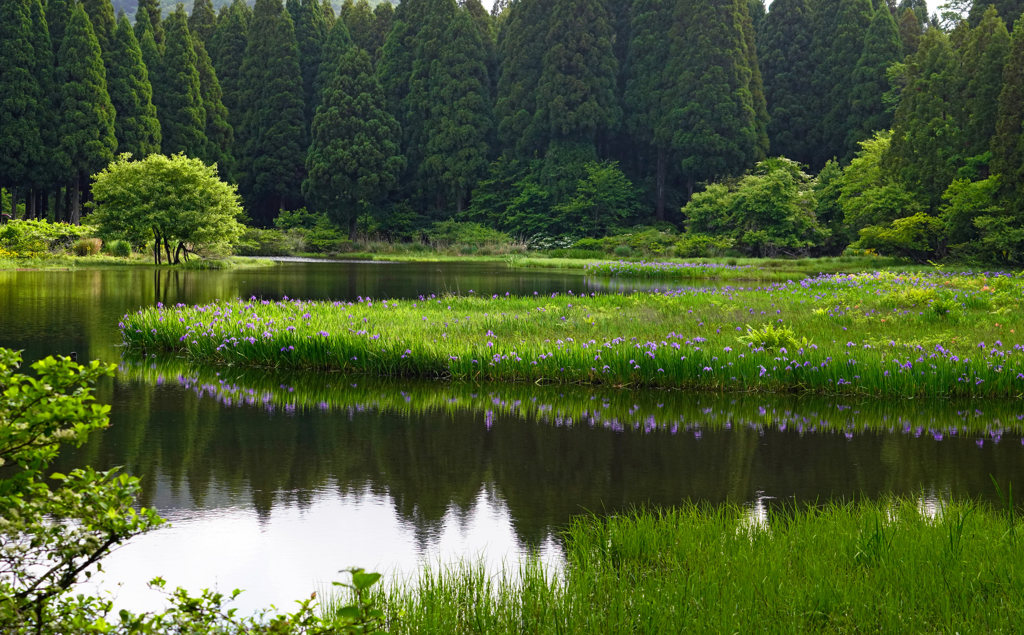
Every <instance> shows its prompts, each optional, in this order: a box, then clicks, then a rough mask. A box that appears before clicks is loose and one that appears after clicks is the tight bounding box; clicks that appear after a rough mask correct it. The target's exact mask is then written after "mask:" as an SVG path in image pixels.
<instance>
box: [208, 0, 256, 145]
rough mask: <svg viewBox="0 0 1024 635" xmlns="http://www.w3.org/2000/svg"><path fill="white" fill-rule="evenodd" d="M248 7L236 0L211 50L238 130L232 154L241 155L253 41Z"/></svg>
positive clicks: (230, 122)
mask: <svg viewBox="0 0 1024 635" xmlns="http://www.w3.org/2000/svg"><path fill="white" fill-rule="evenodd" d="M247 12H248V8H247V6H246V4H245V0H234V1H233V2H232V3H231V7H230V9H228V13H227V15H226V16H225V18H224V19H223V20H221V21H219V22H218V23H217V35H216V38H215V39H216V40H217V49H216V50H215V51H211V52H210V55H211V57H212V58H213V67H214V69H216V72H217V80H218V81H219V82H220V87H221V93H222V97H221V102H222V103H223V104H224V107H225V108H227V112H228V125H230V126H231V129H232V130H233V131H234V133H235V142H234V145H233V150H232V156H233V157H235V158H238V157H240V156H241V148H240V146H239V138H238V133H239V130H240V128H241V126H242V120H243V116H244V114H245V112H246V108H247V106H246V102H245V96H244V93H245V86H244V82H243V81H242V62H243V59H244V58H245V49H246V47H247V46H248V43H249V26H248V22H249V21H248V18H247Z"/></svg>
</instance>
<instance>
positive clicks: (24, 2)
mask: <svg viewBox="0 0 1024 635" xmlns="http://www.w3.org/2000/svg"><path fill="white" fill-rule="evenodd" d="M36 64H37V60H36V56H35V49H34V48H33V46H32V13H31V6H30V4H29V2H28V0H10V1H6V2H3V3H0V95H3V96H4V98H3V99H0V186H2V187H7V188H8V189H10V190H11V191H12V192H13V193H14V196H12V197H11V216H12V218H13V217H15V212H16V211H17V205H18V195H17V189H16V188H18V187H21V186H24V185H28V184H29V182H30V180H31V177H32V169H33V166H34V164H36V163H37V162H38V161H39V159H40V158H41V157H40V156H39V154H40V151H41V150H42V136H41V133H40V129H39V118H40V115H41V114H42V112H41V111H42V110H43V108H44V107H45V106H46V95H44V94H43V90H42V86H40V84H39V81H38V79H37V78H36V77H35V75H34V71H35V68H36ZM14 96H17V98H14Z"/></svg>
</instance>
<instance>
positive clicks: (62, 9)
mask: <svg viewBox="0 0 1024 635" xmlns="http://www.w3.org/2000/svg"><path fill="white" fill-rule="evenodd" d="M73 5H74V2H73V1H72V0H49V1H48V2H47V3H46V24H47V26H48V27H49V29H50V46H51V47H53V57H54V60H55V62H54V63H56V58H57V53H59V52H60V45H61V44H62V43H63V42H64V29H66V28H67V24H68V22H69V21H70V20H71V8H72V6H73Z"/></svg>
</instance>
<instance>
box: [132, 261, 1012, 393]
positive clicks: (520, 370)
mask: <svg viewBox="0 0 1024 635" xmlns="http://www.w3.org/2000/svg"><path fill="white" fill-rule="evenodd" d="M1022 290H1024V280H1022V279H1020V278H1018V277H1015V276H1011V275H1009V274H1003V273H992V274H986V273H958V274H945V273H942V272H938V271H936V272H931V273H926V274H895V273H890V272H875V273H863V274H850V275H824V276H818V277H816V278H809V279H805V280H801V281H800V282H785V283H777V284H772V285H768V286H758V287H744V286H736V287H733V286H724V287H706V288H699V287H694V288H686V289H679V290H672V291H664V292H659V291H656V292H653V293H638V294H633V295H627V296H622V295H575V294H573V293H572V292H569V293H567V294H564V295H561V294H553V295H550V296H539V295H536V294H535V295H533V296H527V297H515V296H510V295H507V294H506V295H504V296H497V295H495V296H492V297H477V296H476V295H475V294H473V293H472V291H470V292H469V293H468V294H467V295H463V296H443V297H435V296H433V295H431V296H420V297H419V298H414V299H402V300H393V299H392V300H384V299H373V298H359V299H358V300H357V301H355V302H307V301H303V300H293V299H288V298H283V299H282V300H280V301H270V300H259V299H256V298H251V299H249V300H226V301H220V302H214V303H211V304H207V305H202V306H184V305H178V306H174V307H165V306H162V305H158V306H156V307H151V308H146V309H143V310H141V311H139V312H137V313H135V314H132V315H126V316H124V318H123V319H122V321H121V323H120V327H121V332H122V335H123V338H124V341H125V343H126V345H127V346H128V347H129V349H131V350H134V351H146V352H153V353H156V352H158V351H174V352H178V353H183V354H185V355H187V356H188V357H189V358H190V359H192V360H194V361H200V362H205V363H213V364H232V365H237V366H245V367H260V368H269V367H275V368H287V369H307V370H319V371H337V372H348V373H362V374H368V375H376V376H406V377H439V378H449V379H454V380H470V381H513V382H515V381H526V382H531V383H548V382H556V383H577V384H607V385H614V386H646V387H674V388H688V389H701V390H712V391H773V392H812V393H823V394H860V395H878V396H881V395H902V396H924V395H930V396H969V397H979V396H985V397H994V396H1017V395H1019V394H1020V393H1021V392H1022V391H1024V347H1022V342H1024V337H1022V335H1024V332H1022V334H1018V333H1017V331H1018V329H1021V328H1022V327H1024V320H1022V319H1021V318H1020V314H1019V308H1020V302H1021V294H1022Z"/></svg>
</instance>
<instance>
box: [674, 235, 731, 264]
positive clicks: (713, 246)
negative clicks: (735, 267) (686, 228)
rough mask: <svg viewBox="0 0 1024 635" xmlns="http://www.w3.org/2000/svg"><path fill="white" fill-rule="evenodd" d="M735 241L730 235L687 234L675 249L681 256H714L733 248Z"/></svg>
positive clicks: (677, 254) (676, 253)
mask: <svg viewBox="0 0 1024 635" xmlns="http://www.w3.org/2000/svg"><path fill="white" fill-rule="evenodd" d="M735 243H736V241H734V240H733V239H732V238H730V237H728V236H708V235H707V234H686V235H684V236H683V237H682V238H680V239H679V241H678V242H677V243H676V245H675V250H674V251H675V255H676V256H679V257H680V258H714V257H716V256H721V255H722V254H723V253H725V251H726V250H728V249H731V248H732V246H733V245H734V244H735ZM732 264H736V263H735V262H733V263H732Z"/></svg>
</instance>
